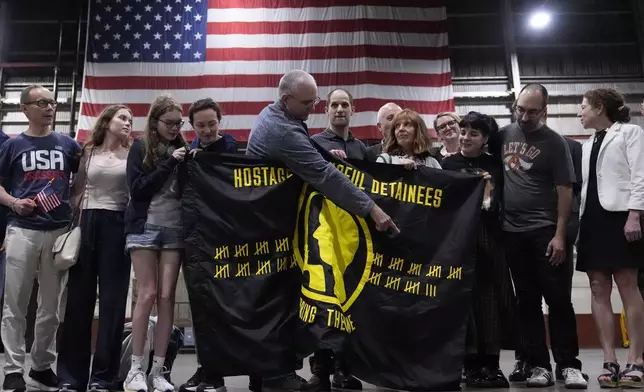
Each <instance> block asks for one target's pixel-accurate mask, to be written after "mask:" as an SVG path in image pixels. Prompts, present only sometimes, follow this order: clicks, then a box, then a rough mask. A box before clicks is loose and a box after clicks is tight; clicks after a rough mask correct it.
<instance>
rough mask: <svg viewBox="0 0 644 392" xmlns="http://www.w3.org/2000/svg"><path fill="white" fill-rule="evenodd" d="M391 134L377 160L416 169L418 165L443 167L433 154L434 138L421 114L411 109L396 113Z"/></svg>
mask: <svg viewBox="0 0 644 392" xmlns="http://www.w3.org/2000/svg"><path fill="white" fill-rule="evenodd" d="M390 136H391V137H389V138H388V139H387V141H386V142H385V145H384V147H383V149H382V150H383V153H382V154H380V155H379V156H378V158H377V159H376V162H380V163H390V164H394V165H403V166H405V168H407V169H415V168H416V167H418V166H427V167H433V168H436V169H440V168H441V166H440V164H439V163H438V161H437V160H436V159H434V158H432V156H431V153H430V148H431V146H432V140H431V139H430V137H429V133H428V132H427V125H426V124H425V120H423V118H422V117H421V116H420V114H418V113H416V112H414V111H413V110H409V109H405V110H403V111H402V112H400V113H398V114H396V116H395V117H394V119H393V122H392V124H391V135H390Z"/></svg>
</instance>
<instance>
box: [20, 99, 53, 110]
mask: <svg viewBox="0 0 644 392" xmlns="http://www.w3.org/2000/svg"><path fill="white" fill-rule="evenodd" d="M34 104H35V105H36V106H38V107H39V108H43V109H45V108H46V107H47V106H49V105H51V107H52V108H55V107H56V106H58V102H56V101H54V100H53V99H39V100H37V101H31V102H25V105H34Z"/></svg>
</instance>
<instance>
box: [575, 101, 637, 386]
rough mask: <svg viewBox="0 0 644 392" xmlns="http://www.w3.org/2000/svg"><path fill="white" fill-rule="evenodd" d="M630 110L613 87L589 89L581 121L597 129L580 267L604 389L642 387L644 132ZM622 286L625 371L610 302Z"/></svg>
mask: <svg viewBox="0 0 644 392" xmlns="http://www.w3.org/2000/svg"><path fill="white" fill-rule="evenodd" d="M629 112H630V109H629V108H628V107H627V106H626V104H625V103H624V97H623V96H622V95H621V94H620V93H618V92H617V91H615V90H613V89H596V90H590V91H587V92H586V93H585V94H584V98H583V101H582V103H581V109H580V110H579V117H580V120H581V124H582V125H583V127H584V128H586V129H593V130H595V132H594V134H593V136H592V137H591V138H590V139H588V140H587V141H586V143H584V145H583V147H582V176H583V184H582V188H581V207H580V212H579V215H580V222H579V239H578V242H577V270H579V271H583V272H586V273H587V274H588V280H589V281H590V289H591V293H592V300H591V311H592V314H593V318H594V319H595V324H596V325H597V332H598V334H599V341H600V343H601V346H602V350H603V351H604V365H603V371H602V374H601V375H600V376H599V377H598V379H597V380H598V382H599V385H600V386H601V387H603V388H617V387H621V388H642V387H644V359H643V358H642V350H643V349H644V329H643V328H642V326H644V302H642V296H641V294H640V292H639V289H638V287H637V271H638V269H641V268H644V240H642V214H643V213H644V212H643V211H644V130H642V128H640V127H639V126H637V125H634V124H628V122H629V121H630V114H629ZM613 279H614V280H615V283H616V284H617V289H618V290H619V294H620V297H621V299H622V303H623V304H624V310H625V312H626V322H627V326H628V333H629V337H630V338H631V345H630V348H629V350H628V359H627V361H626V366H625V367H624V369H623V370H622V371H621V372H620V366H619V363H618V362H617V357H616V355H615V332H614V331H615V317H614V312H613V307H612V304H611V292H612V290H613Z"/></svg>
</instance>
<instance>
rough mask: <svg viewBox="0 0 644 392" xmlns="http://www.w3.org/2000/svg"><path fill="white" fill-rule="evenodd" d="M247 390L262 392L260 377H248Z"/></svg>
mask: <svg viewBox="0 0 644 392" xmlns="http://www.w3.org/2000/svg"><path fill="white" fill-rule="evenodd" d="M248 389H249V390H250V391H251V392H262V376H256V375H252V376H248Z"/></svg>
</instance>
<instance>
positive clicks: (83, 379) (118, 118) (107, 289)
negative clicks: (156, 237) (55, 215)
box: [57, 105, 132, 391]
mask: <svg viewBox="0 0 644 392" xmlns="http://www.w3.org/2000/svg"><path fill="white" fill-rule="evenodd" d="M131 132H132V112H131V111H130V109H129V108H128V107H127V106H124V105H113V106H109V107H107V108H105V109H104V110H103V112H101V114H100V115H99V116H98V119H97V120H96V123H95V124H94V128H93V130H92V134H91V136H90V138H89V141H88V142H87V143H86V144H85V146H84V147H83V156H82V158H81V163H80V166H79V169H78V173H77V177H76V179H75V180H74V184H73V186H72V190H71V196H72V200H75V201H73V202H72V203H74V202H75V203H76V204H75V205H77V206H78V207H79V210H77V211H75V213H80V214H81V216H80V219H81V221H80V227H81V250H80V254H79V258H78V261H77V263H76V264H75V265H74V266H73V267H71V269H70V270H69V281H68V284H67V290H68V292H67V307H66V310H65V326H64V328H63V329H62V334H61V337H60V339H61V341H60V351H59V353H58V369H57V370H58V371H57V373H58V378H59V385H60V388H61V390H66V391H72V390H73V391H86V390H89V391H108V390H112V389H114V385H113V384H114V382H115V380H116V378H117V377H118V371H119V364H120V354H121V338H122V334H123V324H124V321H125V308H126V301H127V293H128V289H129V283H130V282H129V281H130V258H129V257H128V256H127V254H125V253H124V252H123V248H124V247H125V224H124V215H125V207H126V206H127V203H128V199H129V194H128V189H127V184H126V182H125V168H126V160H127V155H128V151H129V147H130V133H131ZM97 281H98V282H97ZM97 283H98V291H99V292H98V294H99V319H98V335H97V340H96V348H95V350H94V360H93V361H91V357H92V347H91V345H92V320H93V319H94V307H95V306H96V285H97ZM90 362H91V363H92V368H91V372H90ZM88 384H89V385H88Z"/></svg>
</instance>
